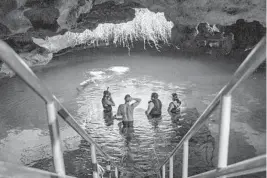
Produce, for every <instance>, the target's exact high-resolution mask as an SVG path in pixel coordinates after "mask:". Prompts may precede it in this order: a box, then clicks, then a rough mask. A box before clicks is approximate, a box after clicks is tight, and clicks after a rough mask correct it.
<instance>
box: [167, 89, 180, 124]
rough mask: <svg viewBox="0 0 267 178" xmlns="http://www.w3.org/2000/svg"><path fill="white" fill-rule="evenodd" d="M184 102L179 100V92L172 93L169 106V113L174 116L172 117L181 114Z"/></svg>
mask: <svg viewBox="0 0 267 178" xmlns="http://www.w3.org/2000/svg"><path fill="white" fill-rule="evenodd" d="M181 104H182V102H181V101H180V100H179V98H178V95H177V93H173V94H172V102H171V103H170V104H169V107H168V113H169V114H170V116H172V118H173V119H174V118H178V117H177V116H180V112H181V109H180V106H181Z"/></svg>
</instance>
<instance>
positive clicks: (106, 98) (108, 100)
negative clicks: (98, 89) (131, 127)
mask: <svg viewBox="0 0 267 178" xmlns="http://www.w3.org/2000/svg"><path fill="white" fill-rule="evenodd" d="M108 89H109V87H108V88H107V90H105V91H104V93H103V98H102V106H103V109H104V112H112V106H115V103H114V101H113V99H112V97H111V93H110V92H109V91H108Z"/></svg>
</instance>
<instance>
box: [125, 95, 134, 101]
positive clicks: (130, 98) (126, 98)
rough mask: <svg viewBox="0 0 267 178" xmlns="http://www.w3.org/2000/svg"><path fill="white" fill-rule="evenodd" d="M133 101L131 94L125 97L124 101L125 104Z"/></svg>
mask: <svg viewBox="0 0 267 178" xmlns="http://www.w3.org/2000/svg"><path fill="white" fill-rule="evenodd" d="M131 100H132V97H131V96H130V95H129V94H127V95H125V97H124V101H125V103H128V102H130V101H131Z"/></svg>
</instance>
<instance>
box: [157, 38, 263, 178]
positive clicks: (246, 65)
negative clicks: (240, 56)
mask: <svg viewBox="0 0 267 178" xmlns="http://www.w3.org/2000/svg"><path fill="white" fill-rule="evenodd" d="M265 57H266V37H263V38H262V40H261V41H260V42H259V43H258V44H257V45H256V46H255V48H254V49H253V50H252V51H251V52H250V54H249V55H248V56H247V57H246V59H245V60H244V61H243V63H242V64H241V65H240V66H239V68H238V69H237V70H236V72H235V73H234V75H233V77H232V78H231V80H230V81H229V82H228V83H227V84H226V85H225V86H224V87H223V88H222V89H221V91H220V92H219V93H218V94H217V95H216V97H215V98H214V99H213V100H212V102H211V104H210V105H209V106H208V107H207V108H206V109H205V111H204V112H203V113H202V114H201V115H200V116H199V118H198V119H197V121H196V122H195V123H194V125H193V126H192V127H191V129H190V130H189V131H188V132H187V133H186V135H185V136H184V137H183V138H182V140H181V141H180V142H179V143H178V144H177V146H176V147H175V148H174V149H173V151H172V152H171V153H170V154H169V155H168V157H167V158H166V160H165V161H164V162H163V163H162V165H161V166H160V167H159V168H158V171H160V169H161V168H162V167H163V166H165V164H166V163H167V162H168V161H169V159H171V158H172V157H173V155H174V154H175V153H176V152H177V150H178V149H180V148H181V147H182V145H184V143H186V142H188V141H189V139H190V138H191V137H192V136H193V135H194V134H195V133H196V132H197V131H198V130H199V129H200V128H201V127H202V126H203V125H204V124H205V122H206V121H207V120H208V118H209V116H210V114H211V113H212V112H213V111H214V110H215V109H216V107H217V106H218V105H219V103H220V101H221V98H222V97H223V96H228V95H231V93H232V92H233V90H234V89H235V88H236V87H237V86H238V85H239V84H240V82H242V81H243V80H244V79H246V78H247V77H248V76H249V75H250V74H252V73H253V71H254V70H255V69H256V68H257V67H258V66H259V65H260V64H261V63H262V62H263V61H264V60H265ZM187 148H188V147H187ZM170 165H171V162H170ZM164 168H165V167H164ZM186 177H187V176H186Z"/></svg>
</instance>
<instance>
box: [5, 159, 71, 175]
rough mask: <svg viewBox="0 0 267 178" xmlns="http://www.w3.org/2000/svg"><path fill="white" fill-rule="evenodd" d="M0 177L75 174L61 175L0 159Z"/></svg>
mask: <svg viewBox="0 0 267 178" xmlns="http://www.w3.org/2000/svg"><path fill="white" fill-rule="evenodd" d="M0 171H1V172H0V177H20V178H26V177H27V178H28V177H42V178H51V177H53V178H74V177H73V176H66V175H64V176H61V175H58V174H56V173H53V172H48V171H44V170H41V169H37V168H32V167H27V166H21V165H16V164H12V163H7V162H3V161H0Z"/></svg>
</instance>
